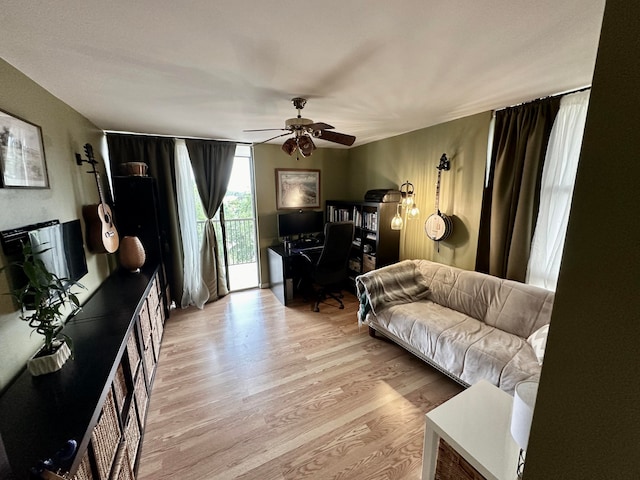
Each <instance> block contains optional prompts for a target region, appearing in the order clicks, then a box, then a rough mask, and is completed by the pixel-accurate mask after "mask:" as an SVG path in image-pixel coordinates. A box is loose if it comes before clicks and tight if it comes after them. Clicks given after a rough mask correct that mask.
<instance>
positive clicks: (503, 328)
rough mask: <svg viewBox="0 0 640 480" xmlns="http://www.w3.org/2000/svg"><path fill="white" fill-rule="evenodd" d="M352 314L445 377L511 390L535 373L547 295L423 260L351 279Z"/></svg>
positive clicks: (547, 310) (548, 312)
mask: <svg viewBox="0 0 640 480" xmlns="http://www.w3.org/2000/svg"><path fill="white" fill-rule="evenodd" d="M356 289H357V293H358V296H359V300H360V310H359V312H358V319H359V321H360V322H362V323H364V324H366V325H368V326H369V329H370V330H369V332H370V333H371V334H372V335H374V336H375V332H380V333H381V334H383V335H384V336H385V337H388V338H390V339H391V340H393V341H394V342H396V343H398V344H399V345H401V346H402V347H404V348H406V349H407V350H409V351H410V352H412V353H413V354H415V355H417V356H418V357H420V358H421V359H423V360H424V361H426V362H428V363H429V364H431V365H432V366H434V367H436V368H437V369H439V370H440V371H442V372H444V373H445V374H447V375H449V376H450V377H451V378H453V379H454V380H456V381H457V382H459V383H461V384H462V385H465V386H469V385H472V384H474V383H476V382H478V381H479V380H481V379H486V380H488V381H489V382H491V383H493V384H494V385H496V386H498V387H500V388H501V389H502V390H505V391H506V392H509V393H511V394H513V390H514V388H515V385H516V384H517V383H518V382H520V381H523V380H528V379H537V378H538V377H539V375H540V369H541V365H542V358H543V356H544V347H545V344H546V333H547V331H548V326H549V321H550V317H551V310H552V306H553V298H554V295H553V292H550V291H547V290H544V289H541V288H538V287H533V286H531V285H525V284H522V283H518V282H514V281H511V280H503V279H500V278H497V277H493V276H490V275H486V274H482V273H478V272H473V271H466V270H462V269H459V268H455V267H451V266H447V265H442V264H439V263H435V262H431V261H428V260H404V261H402V262H399V263H396V264H393V265H389V266H387V267H384V268H381V269H378V270H374V271H371V272H368V273H366V274H364V275H360V276H358V277H357V278H356Z"/></svg>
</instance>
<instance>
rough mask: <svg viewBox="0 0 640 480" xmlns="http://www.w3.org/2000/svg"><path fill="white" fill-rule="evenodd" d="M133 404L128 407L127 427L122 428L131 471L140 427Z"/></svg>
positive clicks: (138, 440)
mask: <svg viewBox="0 0 640 480" xmlns="http://www.w3.org/2000/svg"><path fill="white" fill-rule="evenodd" d="M136 415H137V414H136V406H135V402H131V406H130V407H129V415H128V416H127V425H126V426H125V428H124V438H125V439H126V440H127V453H128V458H129V464H130V466H131V468H132V469H133V466H134V465H135V463H136V456H137V455H138V447H139V446H140V437H141V434H140V425H139V424H138V417H137V416H136Z"/></svg>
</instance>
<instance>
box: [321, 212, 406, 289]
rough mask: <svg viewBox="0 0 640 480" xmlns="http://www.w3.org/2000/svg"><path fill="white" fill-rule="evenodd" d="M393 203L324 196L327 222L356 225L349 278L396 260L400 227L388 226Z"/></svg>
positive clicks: (391, 216) (392, 214)
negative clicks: (329, 198)
mask: <svg viewBox="0 0 640 480" xmlns="http://www.w3.org/2000/svg"><path fill="white" fill-rule="evenodd" d="M397 205H398V204H397V203H375V202H349V201H340V200H327V203H326V213H327V217H326V218H327V221H328V222H340V221H352V222H353V223H354V224H355V227H356V229H355V235H354V239H353V247H352V249H351V257H350V259H349V273H350V276H351V277H352V278H355V277H356V276H357V275H359V274H361V273H366V272H368V271H370V270H374V269H376V268H380V267H384V266H385V265H390V264H392V263H396V262H397V261H398V260H399V255H400V231H399V230H391V219H392V218H393V216H394V215H395V213H396V208H397Z"/></svg>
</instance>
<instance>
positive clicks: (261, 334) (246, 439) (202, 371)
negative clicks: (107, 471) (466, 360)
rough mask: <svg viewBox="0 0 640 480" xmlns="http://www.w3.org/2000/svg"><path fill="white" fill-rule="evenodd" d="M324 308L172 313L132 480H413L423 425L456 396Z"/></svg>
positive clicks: (243, 301) (261, 297) (345, 314)
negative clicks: (429, 414)
mask: <svg viewBox="0 0 640 480" xmlns="http://www.w3.org/2000/svg"><path fill="white" fill-rule="evenodd" d="M328 302H329V303H327V304H321V306H320V313H314V312H312V311H311V307H310V305H309V304H306V303H303V302H302V301H300V302H295V303H294V305H293V306H292V307H286V308H285V307H284V306H282V305H281V304H280V303H279V302H278V300H277V299H276V298H275V296H274V295H273V294H272V293H271V291H270V290H267V289H262V290H260V289H255V290H249V291H244V292H237V293H232V294H230V295H227V296H226V297H224V298H222V299H221V300H219V301H217V302H215V303H211V304H208V305H206V306H205V308H204V309H203V310H197V309H195V308H192V309H186V310H178V311H174V312H172V315H171V318H170V319H169V320H168V321H167V323H166V326H165V332H164V338H163V344H162V349H161V352H160V359H159V363H158V367H157V371H156V377H155V382H154V385H153V391H152V395H151V402H150V405H149V411H148V416H147V427H146V432H145V435H144V441H143V448H142V453H141V457H140V464H139V471H138V479H140V480H163V479H172V480H176V479H180V480H191V479H194V480H195V479H199V480H215V479H222V480H230V479H260V480H293V479H322V480H325V479H349V480H365V479H366V480H373V479H380V480H382V479H385V480H405V479H406V480H408V479H411V480H417V479H419V478H420V475H421V468H422V445H423V440H424V438H423V436H424V414H425V413H426V412H427V411H429V410H430V409H432V408H434V407H435V406H437V405H439V404H440V403H442V402H443V401H445V400H447V399H449V398H450V397H452V396H453V395H455V394H457V393H459V392H460V391H461V390H462V388H461V387H460V386H459V385H457V384H456V383H455V382H453V381H452V380H450V379H449V378H447V377H445V376H444V375H442V374H440V373H439V372H437V371H436V370H434V369H432V368H431V367H429V366H428V365H426V364H425V363H423V362H422V361H420V360H418V359H417V358H415V357H414V356H412V355H411V354H409V353H407V352H406V351H405V350H403V349H402V348H400V347H398V346H397V345H395V344H393V343H390V342H387V341H384V340H381V339H379V338H371V337H369V335H368V332H367V328H366V327H362V328H359V327H358V324H357V320H356V311H357V308H358V304H357V300H356V298H355V297H354V296H353V295H350V294H345V309H344V310H339V309H338V308H337V306H335V304H332V303H330V301H328Z"/></svg>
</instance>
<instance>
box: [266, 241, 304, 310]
mask: <svg viewBox="0 0 640 480" xmlns="http://www.w3.org/2000/svg"><path fill="white" fill-rule="evenodd" d="M267 253H268V255H269V288H270V289H271V291H272V292H273V294H274V295H275V296H276V298H277V299H278V300H280V302H281V303H282V304H283V305H285V306H286V305H288V304H289V303H290V302H291V300H292V299H293V295H294V293H295V289H296V282H297V281H298V279H299V278H300V277H301V276H302V267H303V266H304V265H306V260H304V258H302V257H301V256H300V254H299V253H287V252H285V249H284V245H275V246H272V247H269V248H268V249H267Z"/></svg>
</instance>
